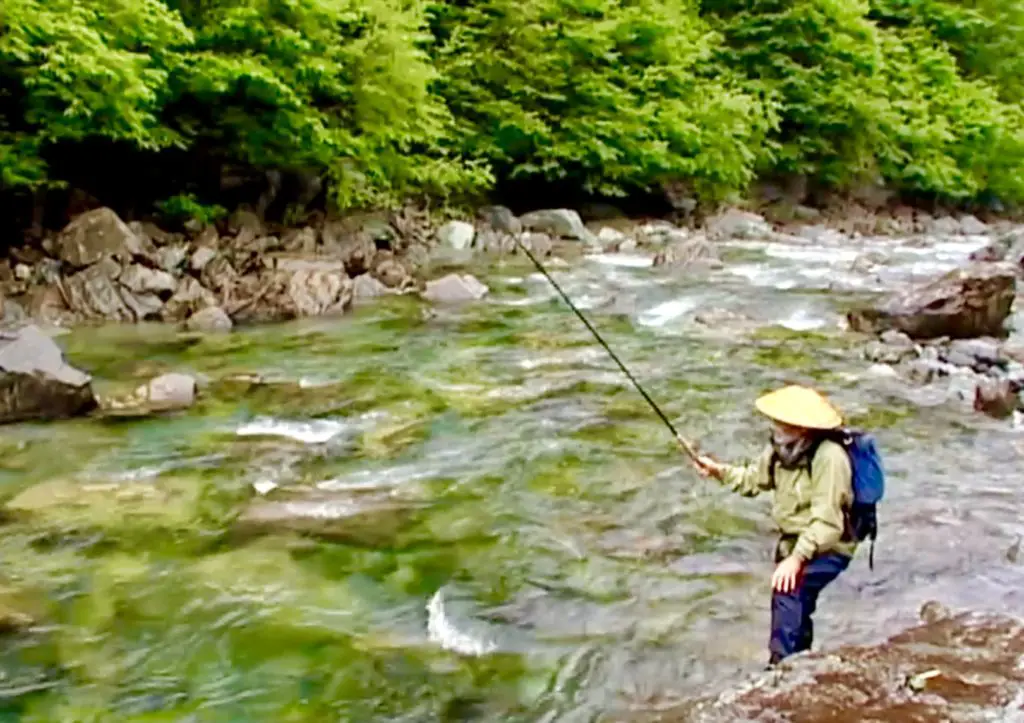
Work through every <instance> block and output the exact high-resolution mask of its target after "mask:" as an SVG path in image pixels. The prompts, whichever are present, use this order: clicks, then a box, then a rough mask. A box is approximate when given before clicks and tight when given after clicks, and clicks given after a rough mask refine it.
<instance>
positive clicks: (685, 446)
mask: <svg viewBox="0 0 1024 723" xmlns="http://www.w3.org/2000/svg"><path fill="white" fill-rule="evenodd" d="M513 240H514V241H515V244H516V246H517V247H519V249H520V250H521V251H522V252H523V253H524V254H526V257H527V258H528V259H530V261H532V262H533V265H534V266H536V267H537V271H539V272H540V273H541V274H542V275H543V276H544V278H546V279H547V280H548V282H549V283H550V284H551V285H552V286H553V287H554V288H555V291H557V292H558V294H559V296H561V297H562V300H563V301H565V303H566V305H567V306H568V307H569V308H570V309H572V310H573V312H575V314H576V316H578V317H579V319H580V321H582V322H583V324H584V326H586V327H587V329H589V330H590V333H591V334H593V335H594V338H595V339H597V341H598V343H599V344H600V345H601V346H603V347H604V350H605V351H606V352H608V356H610V357H611V358H612V360H613V361H614V362H615V363H616V364H618V365H619V369H621V370H622V373H623V374H625V375H626V378H627V379H629V381H630V382H631V383H632V384H633V386H634V387H635V388H636V390H637V391H638V392H640V395H641V396H642V397H643V398H644V399H645V400H647V403H648V404H649V405H650V406H651V409H653V410H654V413H655V414H657V415H658V418H659V419H661V421H662V423H663V424H664V425H665V426H666V427H668V430H669V431H670V432H672V436H673V437H674V438H675V440H676V442H677V443H678V444H679V447H680V448H681V449H682V450H683V452H684V453H685V454H686V456H688V457H689V458H690V459H692V460H697V459H698V458H699V455H698V454H697V450H696V449H695V448H694V446H693V444H691V443H690V442H689V441H687V440H686V439H685V438H684V437H683V436H682V435H681V434H680V433H679V432H678V431H677V430H676V428H675V425H674V424H672V422H671V421H669V418H668V417H667V416H665V413H664V412H663V411H661V407H659V406H658V405H657V403H656V402H655V401H654V400H653V399H651V395H650V394H648V393H647V391H646V390H645V389H644V388H643V386H642V385H641V384H640V382H638V381H637V380H636V377H634V376H633V375H632V374H631V373H630V371H629V369H627V368H626V365H625V364H623V363H622V360H621V359H619V357H618V355H617V354H616V353H615V352H614V351H612V348H611V347H610V346H608V342H606V341H605V340H604V337H602V336H601V334H600V333H599V332H598V331H597V329H595V328H594V327H593V325H592V324H591V323H590V322H589V321H588V320H587V317H585V316H584V315H583V312H581V311H580V310H579V309H578V308H577V307H576V304H574V303H572V299H570V298H569V296H568V294H566V293H565V292H564V291H562V287H561V286H559V285H558V282H557V281H555V280H554V279H553V278H552V277H551V274H549V273H548V270H547V269H545V268H544V265H543V264H542V263H541V262H540V261H538V260H537V257H536V256H534V255H533V253H532V252H531V251H530V249H528V248H527V247H526V245H525V244H524V243H523V242H522V241H520V239H519V238H518V237H515V236H513Z"/></svg>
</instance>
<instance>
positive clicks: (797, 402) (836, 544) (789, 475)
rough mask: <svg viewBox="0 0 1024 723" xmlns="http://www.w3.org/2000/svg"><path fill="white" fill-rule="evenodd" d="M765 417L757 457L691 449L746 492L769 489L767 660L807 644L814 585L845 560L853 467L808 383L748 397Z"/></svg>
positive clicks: (706, 468) (702, 467) (831, 576)
mask: <svg viewBox="0 0 1024 723" xmlns="http://www.w3.org/2000/svg"><path fill="white" fill-rule="evenodd" d="M755 407H756V408H757V410H758V411H760V412H761V413H762V414H764V415H765V416H766V417H768V419H769V420H771V423H772V428H771V440H770V442H769V444H768V445H767V447H766V448H765V450H764V451H763V452H762V454H761V455H760V457H759V458H758V459H756V460H755V461H753V462H751V463H749V464H743V465H732V464H725V463H722V462H719V461H717V460H715V459H714V458H712V457H710V456H708V455H697V456H694V457H693V458H692V459H693V464H694V466H695V467H696V468H697V471H698V472H699V473H700V474H701V475H703V476H705V477H711V478H713V479H716V480H718V481H720V482H722V483H724V484H725V485H726V486H728V487H730V488H731V489H732V490H733V491H735V492H737V493H739V494H741V495H744V496H746V497H753V496H756V495H758V494H760V493H761V492H767V491H772V492H773V497H774V499H773V502H772V516H773V517H774V519H775V523H776V524H777V525H778V527H779V529H780V531H781V536H780V538H779V541H778V543H777V544H776V547H775V565H776V567H775V572H774V573H773V574H772V620H771V639H770V643H769V646H768V648H769V653H770V658H769V666H773V665H775V664H777V663H778V662H779V661H781V660H783V659H784V658H787V657H789V656H790V655H793V654H794V653H799V652H802V651H804V650H809V649H810V647H811V643H812V641H813V638H814V625H813V621H812V617H813V615H814V611H815V608H816V607H817V603H818V596H819V595H820V594H821V592H822V590H824V589H825V587H826V586H828V585H829V583H831V582H832V581H833V580H835V579H836V578H837V577H838V576H839V575H840V574H841V573H842V572H843V571H844V570H845V569H846V568H847V566H848V565H849V564H850V560H851V559H852V558H853V556H854V553H855V552H856V549H857V535H856V534H855V533H854V531H852V530H851V529H850V523H849V519H848V510H850V509H851V507H852V504H853V501H854V500H853V470H852V466H851V464H850V458H849V455H848V453H847V451H846V450H845V449H844V447H843V446H842V445H841V444H840V443H839V442H837V441H833V439H832V438H831V436H830V434H829V433H830V432H833V431H835V430H838V429H840V427H841V426H842V417H841V415H840V413H839V412H838V411H837V410H836V409H835V407H833V406H832V404H830V403H829V402H828V401H827V400H826V399H825V398H824V397H823V396H821V395H820V394H819V393H818V392H816V391H814V390H813V389H809V388H807V387H802V386H788V387H784V388H782V389H779V390H776V391H774V392H771V393H769V394H766V395H764V396H762V397H760V398H759V399H757V401H756V402H755Z"/></svg>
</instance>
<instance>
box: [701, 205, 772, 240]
mask: <svg viewBox="0 0 1024 723" xmlns="http://www.w3.org/2000/svg"><path fill="white" fill-rule="evenodd" d="M707 233H708V236H709V237H710V238H712V239H720V238H721V239H728V238H739V239H751V240H763V239H766V238H769V237H771V235H772V233H773V232H772V227H771V225H770V224H769V223H768V222H767V221H765V220H764V217H763V216H759V215H758V214H756V213H750V212H748V211H741V210H739V209H736V208H731V209H729V210H727V211H725V212H724V213H720V214H718V215H717V216H715V217H713V218H712V219H711V220H710V221H708V223H707Z"/></svg>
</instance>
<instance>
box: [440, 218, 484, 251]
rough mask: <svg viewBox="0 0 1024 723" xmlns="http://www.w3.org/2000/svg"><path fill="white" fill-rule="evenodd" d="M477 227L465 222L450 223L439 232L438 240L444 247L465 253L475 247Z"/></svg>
mask: <svg viewBox="0 0 1024 723" xmlns="http://www.w3.org/2000/svg"><path fill="white" fill-rule="evenodd" d="M475 238H476V227H474V226H473V224H471V223H466V222H465V221H449V222H448V223H446V224H445V225H444V226H442V227H441V228H439V229H438V230H437V240H438V242H439V243H440V244H442V245H443V246H447V247H448V248H452V249H455V250H456V251H464V250H466V249H468V248H470V247H471V246H472V245H473V240H474V239H475Z"/></svg>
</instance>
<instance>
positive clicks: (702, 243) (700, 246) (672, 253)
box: [654, 234, 721, 267]
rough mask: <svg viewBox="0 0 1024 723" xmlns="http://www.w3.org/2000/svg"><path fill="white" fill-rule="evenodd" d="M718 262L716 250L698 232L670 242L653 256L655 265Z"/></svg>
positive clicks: (675, 265) (690, 264) (715, 264)
mask: <svg viewBox="0 0 1024 723" xmlns="http://www.w3.org/2000/svg"><path fill="white" fill-rule="evenodd" d="M720 263H721V260H720V258H719V256H718V250H717V249H716V248H715V246H714V245H713V244H711V243H710V242H708V240H707V238H706V237H704V236H703V235H700V234H698V235H695V236H691V237H689V238H685V239H682V240H679V241H675V242H673V243H670V244H669V245H668V246H666V247H665V248H663V249H662V250H660V251H658V253H657V254H655V256H654V265H655V266H674V267H684V266H693V265H695V264H703V265H713V266H717V265H720Z"/></svg>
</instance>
